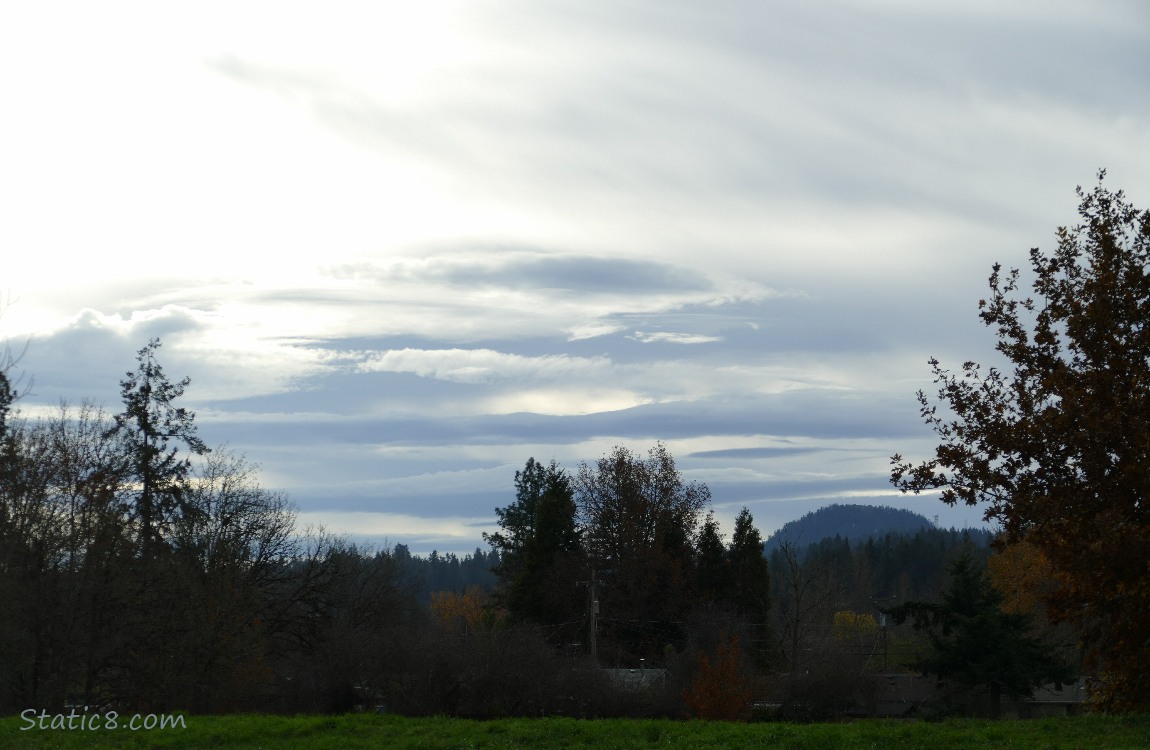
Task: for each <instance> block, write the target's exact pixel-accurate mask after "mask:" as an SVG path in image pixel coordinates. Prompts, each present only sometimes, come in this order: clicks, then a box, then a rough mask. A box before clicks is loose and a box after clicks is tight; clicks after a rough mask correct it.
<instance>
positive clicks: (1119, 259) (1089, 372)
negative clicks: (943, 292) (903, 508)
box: [891, 172, 1150, 710]
mask: <svg viewBox="0 0 1150 750" xmlns="http://www.w3.org/2000/svg"><path fill="white" fill-rule="evenodd" d="M1104 174H1105V173H1104V172H1101V173H1100V174H1099V178H1100V184H1099V185H1098V187H1096V188H1095V189H1094V190H1093V191H1092V192H1090V193H1085V192H1084V191H1082V190H1081V189H1079V190H1078V195H1079V197H1080V198H1081V204H1080V206H1079V214H1080V216H1081V218H1082V223H1081V224H1079V225H1078V226H1075V227H1072V228H1066V227H1062V228H1059V230H1058V233H1057V237H1058V246H1057V248H1056V249H1055V250H1054V252H1053V253H1052V254H1050V255H1046V254H1044V253H1042V252H1041V251H1040V250H1038V249H1037V248H1035V249H1032V250H1031V251H1030V265H1031V270H1032V272H1033V274H1034V277H1035V278H1034V282H1033V289H1034V292H1035V296H1036V297H1037V300H1035V299H1032V298H1023V299H1019V298H1018V297H1017V296H1016V293H1017V291H1018V289H1019V285H1020V274H1019V271H1018V270H1017V269H1015V270H1012V271H1011V272H1010V273H1009V274H1007V275H1006V276H1005V277H1004V276H1003V275H1002V273H1001V267H1000V266H999V265H997V264H996V265H995V266H994V272H993V274H992V275H991V277H990V289H991V295H990V297H989V299H987V300H982V301H981V302H980V303H979V308H980V311H981V312H980V313H979V316H980V317H981V318H982V320H983V322H984V323H985V324H986V325H988V326H991V327H993V328H994V329H996V331H997V336H998V344H997V346H996V348H997V350H998V352H999V353H1000V354H1002V355H1004V356H1005V357H1006V358H1007V359H1009V360H1010V362H1011V363H1012V364H1013V370H1012V372H1011V373H1010V374H1006V373H1003V372H1002V371H1000V370H999V369H998V368H993V367H992V368H990V369H989V370H987V371H986V372H985V373H984V372H983V371H982V370H981V368H980V366H979V365H978V364H976V363H974V362H967V363H965V364H964V365H963V368H962V369H963V372H962V375H961V376H960V375H955V374H952V373H951V372H950V371H948V370H946V369H943V368H942V367H941V366H940V365H939V363H938V361H937V360H934V359H932V360H931V365H932V367H933V370H934V375H935V382H936V383H938V384H939V391H938V398H939V401H940V402H941V403H943V404H945V405H946V406H948V407H949V409H950V410H951V411H952V412H953V413H954V414H955V415H957V418H954V419H947V418H945V417H943V416H940V415H939V414H938V413H937V409H938V407H937V406H936V405H933V404H931V403H930V400H929V399H928V398H927V397H926V395H925V394H923V393H922V392H921V391H920V392H919V394H918V397H919V402H920V404H921V406H922V410H921V411H922V416H923V417H924V419H925V420H926V422H927V424H929V425H930V426H931V427H932V428H933V429H934V430H935V432H936V433H937V434H938V435H939V437H940V438H941V439H942V442H941V444H940V445H939V446H938V448H937V449H936V453H935V458H934V459H932V460H930V461H926V462H923V463H921V464H918V465H914V464H912V463H910V462H903V460H902V457H901V456H898V455H895V456H893V457H892V459H891V463H892V465H893V468H892V471H891V481H892V482H893V483H894V484H895V485H896V486H898V487H899V488H900V489H902V490H903V491H904V492H905V491H913V492H915V493H918V492H921V491H923V490H928V491H929V490H941V496H942V500H943V501H944V502H947V503H949V504H954V503H956V502H964V503H967V504H971V505H973V504H977V503H985V504H986V507H987V510H986V517H987V519H988V520H995V521H999V522H1001V523H1002V525H1003V528H1004V531H1005V534H1006V541H1007V542H1008V543H1015V542H1018V541H1019V540H1021V539H1027V540H1029V541H1030V542H1031V543H1032V544H1034V546H1035V547H1036V548H1037V549H1038V550H1040V551H1041V552H1042V554H1043V555H1044V556H1045V557H1046V559H1047V560H1049V562H1050V564H1051V566H1052V567H1053V569H1054V571H1055V573H1056V575H1057V577H1058V580H1059V582H1060V585H1059V588H1058V590H1057V591H1056V592H1054V594H1053V595H1052V596H1050V597H1049V599H1048V605H1049V611H1050V613H1051V614H1052V615H1053V616H1054V617H1056V618H1060V619H1062V620H1065V621H1068V622H1073V623H1074V624H1075V625H1076V626H1077V628H1078V630H1079V633H1080V634H1081V635H1082V637H1083V638H1084V640H1085V641H1086V643H1087V644H1088V646H1090V656H1091V664H1092V666H1093V668H1094V669H1095V670H1097V673H1098V674H1100V675H1103V676H1104V682H1103V687H1102V690H1101V691H1100V698H1101V700H1102V702H1103V705H1104V706H1105V707H1107V708H1109V709H1115V710H1147V709H1150V645H1148V644H1150V557H1148V555H1150V552H1148V550H1150V326H1148V325H1146V322H1147V321H1148V320H1150V211H1141V212H1139V211H1137V210H1136V209H1135V208H1134V207H1133V206H1131V205H1130V204H1129V203H1127V202H1126V201H1125V200H1124V196H1123V194H1122V193H1121V191H1119V192H1117V193H1111V192H1109V191H1107V190H1105V189H1104V188H1103V187H1102V185H1101V178H1102V177H1103V176H1104Z"/></svg>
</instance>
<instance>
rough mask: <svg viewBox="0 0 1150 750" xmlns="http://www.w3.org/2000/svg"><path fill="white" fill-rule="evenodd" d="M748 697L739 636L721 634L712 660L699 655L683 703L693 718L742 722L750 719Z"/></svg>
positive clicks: (748, 684)
mask: <svg viewBox="0 0 1150 750" xmlns="http://www.w3.org/2000/svg"><path fill="white" fill-rule="evenodd" d="M751 694H752V693H751V681H750V676H749V675H748V673H747V670H746V669H745V667H744V666H743V654H742V650H741V649H740V646H739V637H738V636H728V635H726V634H723V635H721V636H720V637H719V645H718V647H717V648H716V650H715V654H714V659H712V658H711V657H710V656H708V655H707V654H706V653H700V654H699V660H698V663H697V665H696V668H695V675H694V677H693V678H692V679H691V687H690V689H688V690H687V691H686V692H685V693H684V694H683V704H684V705H685V706H686V708H687V711H688V712H689V713H690V714H691V716H692V717H694V718H696V719H708V720H712V721H715V720H718V721H741V720H745V719H747V718H748V717H749V716H750V710H751Z"/></svg>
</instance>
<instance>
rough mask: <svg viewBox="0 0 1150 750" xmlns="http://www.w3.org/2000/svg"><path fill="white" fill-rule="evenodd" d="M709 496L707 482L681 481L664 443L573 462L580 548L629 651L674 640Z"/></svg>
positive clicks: (656, 648)
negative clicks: (600, 581) (600, 576)
mask: <svg viewBox="0 0 1150 750" xmlns="http://www.w3.org/2000/svg"><path fill="white" fill-rule="evenodd" d="M710 498H711V493H710V490H708V489H707V486H706V485H704V484H700V483H697V482H684V481H683V478H682V475H681V474H680V473H679V470H678V469H677V468H676V466H675V460H674V458H672V456H671V453H670V451H668V450H667V447H666V446H665V445H663V444H662V443H657V444H656V445H655V446H654V447H653V448H651V449H650V450H649V451H648V452H647V457H646V458H641V457H639V456H637V455H635V454H634V453H632V452H631V451H630V450H628V449H627V448H625V447H621V446H616V447H615V449H614V450H612V451H611V453H609V454H607V455H606V456H603V457H602V458H600V459H599V460H598V461H597V462H596V463H595V464H594V465H589V464H587V463H583V464H581V465H580V467H579V473H578V475H577V476H576V477H575V502H576V506H577V507H578V510H579V521H580V526H581V529H582V538H583V544H584V549H585V551H586V554H587V556H588V557H589V558H590V562H591V564H592V565H593V566H594V567H595V568H596V569H597V570H599V571H602V572H603V573H604V576H605V578H606V585H605V587H604V592H603V596H602V597H601V601H602V602H603V614H604V617H603V622H608V621H609V620H615V627H616V629H615V632H616V634H617V636H618V637H619V638H620V639H621V640H624V641H626V642H627V643H628V644H629V646H630V647H631V648H632V649H633V650H635V651H639V650H642V651H644V652H645V653H650V654H652V655H657V654H661V653H662V650H663V647H664V646H665V645H666V644H667V643H669V642H671V641H673V640H676V639H678V638H679V635H680V633H679V632H678V630H679V628H678V625H675V624H673V623H674V621H679V622H681V621H682V620H683V615H684V613H685V612H686V611H687V610H688V609H689V606H690V603H691V602H690V597H689V591H688V587H689V583H690V580H691V578H692V573H693V569H694V566H695V559H694V557H695V544H696V543H697V538H696V537H697V529H698V527H699V523H700V520H701V519H700V515H701V513H702V510H703V508H704V507H705V506H706V505H707V504H708V503H709V502H710ZM608 571H610V572H609V573H608ZM660 644H662V645H660Z"/></svg>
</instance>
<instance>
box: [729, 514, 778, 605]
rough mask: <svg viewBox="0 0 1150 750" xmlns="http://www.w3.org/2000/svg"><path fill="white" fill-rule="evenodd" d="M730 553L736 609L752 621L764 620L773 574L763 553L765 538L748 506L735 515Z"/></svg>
mask: <svg viewBox="0 0 1150 750" xmlns="http://www.w3.org/2000/svg"><path fill="white" fill-rule="evenodd" d="M728 557H729V559H730V565H731V578H732V584H733V586H732V588H733V590H732V592H731V596H732V598H733V600H734V604H735V609H736V611H737V612H738V613H739V614H740V615H742V616H744V617H747V618H748V619H750V621H751V622H755V623H765V622H766V620H767V612H768V611H769V610H770V607H771V575H770V571H769V570H768V568H767V558H766V557H764V556H763V538H762V536H761V535H760V534H759V530H758V529H756V528H755V519H754V517H753V516H752V515H751V511H750V510H748V509H747V508H743V509H742V510H741V511H740V512H739V515H738V517H737V518H736V519H735V533H734V535H733V536H732V537H731V549H730V551H729V552H728Z"/></svg>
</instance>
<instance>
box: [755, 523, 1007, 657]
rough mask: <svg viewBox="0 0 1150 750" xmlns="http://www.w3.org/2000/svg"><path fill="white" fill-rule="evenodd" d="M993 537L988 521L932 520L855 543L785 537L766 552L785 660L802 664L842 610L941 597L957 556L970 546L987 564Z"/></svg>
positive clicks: (869, 612)
mask: <svg viewBox="0 0 1150 750" xmlns="http://www.w3.org/2000/svg"><path fill="white" fill-rule="evenodd" d="M992 539H993V535H992V534H991V532H989V531H987V530H985V529H962V530H956V529H938V528H927V529H921V530H919V531H917V532H915V533H913V534H907V533H903V532H890V533H886V534H883V535H882V536H881V537H877V538H874V537H872V538H870V539H867V540H865V541H855V542H854V543H852V542H851V541H850V540H848V539H844V538H843V537H841V536H838V535H835V536H833V537H828V538H825V539H821V540H819V541H818V542H814V543H812V544H808V545H805V546H803V547H800V546H798V545H795V544H792V543H790V542H784V543H782V545H781V546H780V547H778V548H776V549H775V550H773V551H772V552H771V553H770V555H769V557H768V560H769V561H770V569H771V571H772V578H771V599H772V601H773V602H774V603H775V607H774V610H773V612H772V617H771V626H772V630H773V632H774V633H776V634H777V636H778V646H779V650H780V654H779V655H780V657H781V666H782V667H784V668H786V669H789V670H791V671H797V670H800V669H802V668H803V667H804V664H803V661H804V656H805V655H811V654H818V653H819V652H821V651H822V650H823V649H822V648H821V645H820V644H823V645H825V644H826V643H828V642H830V641H832V640H833V631H834V623H835V615H836V614H838V613H842V612H851V613H853V614H855V615H860V616H861V615H866V616H867V617H870V618H878V617H879V615H880V610H882V609H883V608H887V607H891V606H893V605H895V604H898V603H901V602H904V601H907V600H912V599H915V600H932V599H937V598H939V597H940V596H941V595H942V593H943V592H944V591H945V590H946V587H947V586H948V585H949V583H950V578H951V575H950V565H951V564H952V563H953V562H954V560H955V559H957V558H958V557H960V556H961V555H963V554H969V555H970V556H971V559H972V561H973V562H974V563H975V564H976V565H985V562H986V560H987V559H988V558H989V557H990V554H991V547H990V543H991V541H992ZM840 619H841V618H840ZM896 661H897V659H896ZM902 661H906V659H903V660H902ZM888 666H889V665H888Z"/></svg>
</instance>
